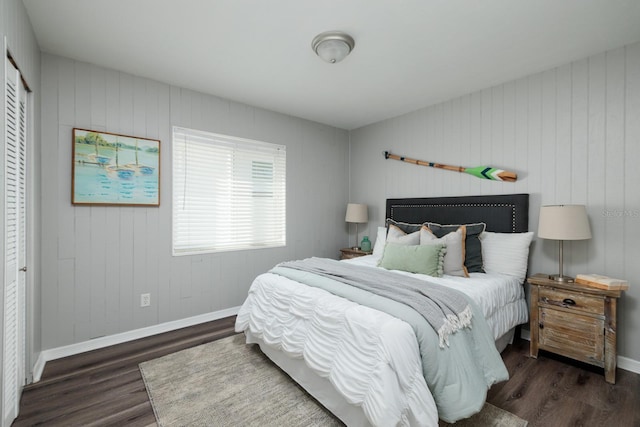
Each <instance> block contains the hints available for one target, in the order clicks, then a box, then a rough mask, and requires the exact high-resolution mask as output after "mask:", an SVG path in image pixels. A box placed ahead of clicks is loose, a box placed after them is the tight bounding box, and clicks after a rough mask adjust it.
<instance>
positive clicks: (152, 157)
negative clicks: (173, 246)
mask: <svg viewBox="0 0 640 427" xmlns="http://www.w3.org/2000/svg"><path fill="white" fill-rule="evenodd" d="M72 146H73V155H72V164H73V166H72V168H71V170H72V178H71V203H72V204H73V205H105V206H152V207H153V206H160V140H158V139H151V138H142V137H136V136H129V135H122V134H117V133H111V132H104V131H96V130H89V129H81V128H73V132H72Z"/></svg>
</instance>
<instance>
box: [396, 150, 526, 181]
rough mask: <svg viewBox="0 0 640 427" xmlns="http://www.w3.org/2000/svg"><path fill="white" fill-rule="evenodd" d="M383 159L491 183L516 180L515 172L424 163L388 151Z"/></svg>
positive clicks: (483, 167)
mask: <svg viewBox="0 0 640 427" xmlns="http://www.w3.org/2000/svg"><path fill="white" fill-rule="evenodd" d="M384 158H385V159H393V160H400V161H402V162H408V163H413V164H416V165H420V166H428V167H431V168H439V169H446V170H448V171H454V172H464V173H468V174H470V175H473V176H477V177H478V178H484V179H490V180H492V181H507V182H514V181H515V180H516V179H518V175H517V174H516V173H515V172H509V171H505V170H502V169H496V168H492V167H491V166H476V167H475V168H465V167H463V166H451V165H444V164H442V163H433V162H425V161H423V160H416V159H410V158H408V157H404V156H398V155H397V154H391V153H390V152H388V151H385V152H384Z"/></svg>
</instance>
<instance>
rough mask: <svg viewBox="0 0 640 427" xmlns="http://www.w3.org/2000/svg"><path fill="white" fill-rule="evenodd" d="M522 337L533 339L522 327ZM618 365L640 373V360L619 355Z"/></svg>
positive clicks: (626, 369)
mask: <svg viewBox="0 0 640 427" xmlns="http://www.w3.org/2000/svg"><path fill="white" fill-rule="evenodd" d="M520 337H521V338H522V339H524V340H527V341H531V333H530V331H529V330H527V329H524V328H522V329H520ZM616 363H617V366H618V368H620V369H624V370H625V371H629V372H633V373H635V374H640V361H638V360H634V359H630V358H628V357H623V356H618V357H617V360H616Z"/></svg>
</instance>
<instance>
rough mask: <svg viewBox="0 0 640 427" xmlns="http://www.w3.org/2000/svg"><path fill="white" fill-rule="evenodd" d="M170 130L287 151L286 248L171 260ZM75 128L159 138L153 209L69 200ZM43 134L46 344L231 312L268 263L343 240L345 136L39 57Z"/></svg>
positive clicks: (334, 252) (333, 252)
mask: <svg viewBox="0 0 640 427" xmlns="http://www.w3.org/2000/svg"><path fill="white" fill-rule="evenodd" d="M172 125H179V126H185V127H190V128H195V129H201V130H206V131H211V132H216V133H222V134H227V135H233V136H238V137H243V138H251V139H258V140H263V141H267V142H273V143H278V144H285V145H286V146H287V246H286V247H285V248H277V249H261V250H254V251H241V252H228V253H220V254H211V255H200V256H182V257H172V256H171V200H172V198H171V194H172V193H171V180H172V177H171V126H172ZM73 127H81V128H87V129H94V130H103V131H109V132H115V133H122V134H126V135H135V136H141V137H147V138H154V139H160V140H161V204H160V207H159V208H144V207H135V208H134V207H88V206H73V205H71V150H72V147H71V131H72V128H73ZM42 134H43V141H42V159H43V161H42V210H43V212H44V214H43V222H42V224H43V226H42V233H41V240H40V243H41V246H42V277H43V279H42V280H43V284H42V341H43V343H42V346H43V348H44V349H49V348H55V347H59V346H63V345H66V344H72V343H78V342H82V341H86V340H89V339H91V338H95V337H100V336H104V335H111V334H115V333H119V332H125V331H129V330H133V329H137V328H141V327H145V326H151V325H156V324H159V323H163V322H167V321H172V320H177V319H182V318H186V317H190V316H195V315H199V314H203V313H208V312H211V311H216V310H221V309H226V308H230V307H234V306H238V305H240V304H241V303H242V302H243V301H244V299H245V297H246V295H247V291H248V289H249V286H250V284H251V282H252V280H253V278H254V277H256V276H257V275H258V274H260V273H262V272H265V271H267V270H268V269H269V268H270V267H272V266H273V265H275V264H276V263H278V262H280V261H284V260H289V259H294V258H303V257H308V256H312V255H315V256H324V257H333V258H337V257H338V255H339V248H341V247H344V246H345V245H346V244H347V239H348V236H347V233H346V230H347V228H346V224H345V222H344V212H345V208H346V204H347V201H348V200H347V196H348V185H347V179H348V168H349V165H348V152H349V151H348V150H349V145H348V141H349V138H348V133H347V132H346V131H344V130H339V129H335V128H332V127H329V126H325V125H320V124H317V123H313V122H309V121H305V120H301V119H297V118H293V117H289V116H285V115H282V114H278V113H275V112H271V111H267V110H263V109H259V108H254V107H250V106H248V105H243V104H239V103H235V102H231V101H228V100H225V99H221V98H217V97H215V96H210V95H205V94H201V93H196V92H193V91H190V90H185V89H181V88H178V87H173V86H169V85H167V84H163V83H159V82H157V81H152V80H149V79H145V78H141V77H136V76H133V75H130V74H125V73H121V72H118V71H115V70H110V69H105V68H101V67H98V66H93V65H90V64H86V63H81V62H76V61H73V60H70V59H66V58H61V57H57V56H51V55H48V54H44V55H43V56H42ZM230 226H231V224H230ZM147 292H148V293H151V302H152V304H151V307H145V308H141V307H140V306H139V305H140V303H139V301H140V294H141V293H147Z"/></svg>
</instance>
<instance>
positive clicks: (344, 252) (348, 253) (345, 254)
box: [340, 248, 373, 259]
mask: <svg viewBox="0 0 640 427" xmlns="http://www.w3.org/2000/svg"><path fill="white" fill-rule="evenodd" d="M340 253H341V254H340V259H351V258H358V257H359V256H365V255H371V254H372V253H373V251H369V252H365V251H361V250H360V249H351V248H344V249H340Z"/></svg>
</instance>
